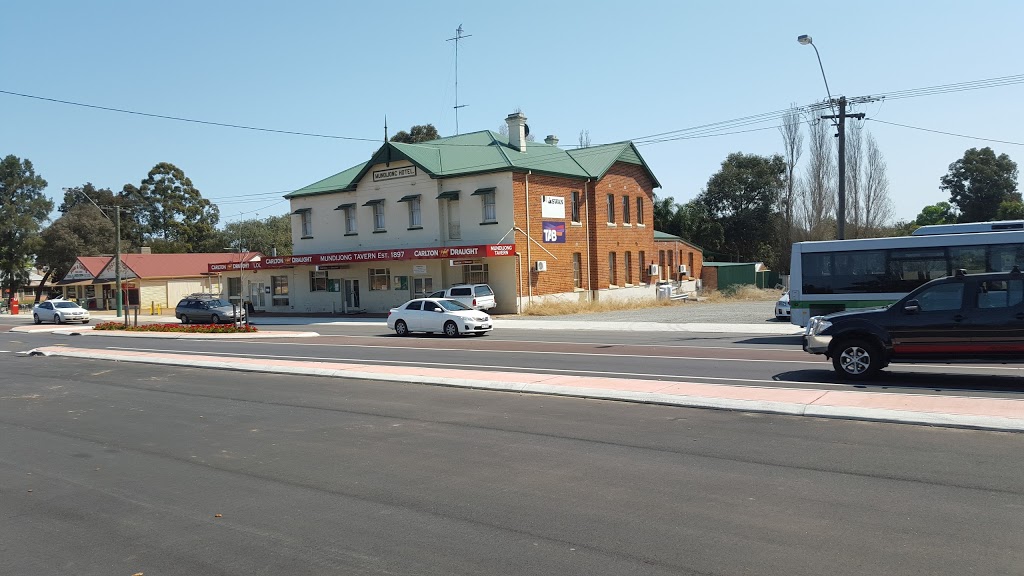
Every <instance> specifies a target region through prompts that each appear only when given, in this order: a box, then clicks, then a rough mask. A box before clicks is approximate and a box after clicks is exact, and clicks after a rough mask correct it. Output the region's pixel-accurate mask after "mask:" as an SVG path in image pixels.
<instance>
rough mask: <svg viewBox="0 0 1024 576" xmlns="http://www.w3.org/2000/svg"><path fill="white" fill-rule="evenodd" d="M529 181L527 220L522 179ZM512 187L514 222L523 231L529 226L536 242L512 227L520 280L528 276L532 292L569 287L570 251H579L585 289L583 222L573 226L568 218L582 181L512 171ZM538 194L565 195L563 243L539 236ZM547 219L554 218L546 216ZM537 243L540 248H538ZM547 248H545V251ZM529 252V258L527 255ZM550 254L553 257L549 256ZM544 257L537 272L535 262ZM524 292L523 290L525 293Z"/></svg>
mask: <svg viewBox="0 0 1024 576" xmlns="http://www.w3.org/2000/svg"><path fill="white" fill-rule="evenodd" d="M527 178H529V181H530V214H529V216H530V217H529V224H527V217H526V180H527ZM512 190H513V194H514V200H513V206H514V207H513V213H514V218H515V224H516V226H518V227H519V228H521V229H522V230H523V231H524V232H525V231H527V229H528V230H529V234H530V237H532V238H533V239H534V240H536V242H529V241H528V240H527V239H526V236H525V234H524V233H523V232H519V231H516V232H515V239H516V251H517V252H519V253H520V254H522V261H523V281H524V287H523V288H524V290H526V286H525V282H526V279H527V278H529V283H530V286H532V288H533V294H534V295H535V296H536V295H543V294H557V293H561V292H572V291H573V267H572V254H573V252H579V253H580V264H581V271H582V273H583V274H584V281H583V289H584V290H586V289H587V283H586V270H587V268H588V266H589V262H590V261H589V258H588V256H587V236H586V227H585V226H573V225H572V224H571V222H570V221H571V219H572V193H573V191H577V192H579V193H580V198H581V203H582V199H583V198H584V197H585V195H584V183H583V181H582V180H572V179H569V178H559V177H554V176H543V175H538V174H530V175H529V176H527V175H526V174H523V173H517V174H513V176H512ZM541 196H561V197H562V198H565V218H564V219H563V220H562V222H564V223H565V243H564V244H563V243H545V242H544V238H543V232H542V230H543V224H542V223H543V222H544V220H545V219H544V218H542V217H541V201H540V198H541ZM585 209H586V208H585V206H581V207H580V214H581V217H582V214H583V213H584V210H585ZM547 220H548V221H549V222H550V221H556V220H554V219H551V218H548V219H547ZM541 246H543V247H544V248H543V249H542V248H541ZM544 249H547V250H548V252H551V254H548V252H545V251H544ZM527 254H529V261H528V259H527ZM552 254H553V255H554V257H552ZM556 258H557V260H556ZM538 260H544V261H546V262H547V263H548V270H547V272H537V271H536V266H535V265H534V263H535V262H537V261H538ZM525 295H526V294H523V296H525Z"/></svg>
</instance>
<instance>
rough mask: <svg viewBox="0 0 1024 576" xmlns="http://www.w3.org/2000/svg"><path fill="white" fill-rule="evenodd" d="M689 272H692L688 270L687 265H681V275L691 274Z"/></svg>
mask: <svg viewBox="0 0 1024 576" xmlns="http://www.w3.org/2000/svg"><path fill="white" fill-rule="evenodd" d="M689 272H690V271H689V270H688V269H687V268H686V264H680V265H679V273H680V274H689Z"/></svg>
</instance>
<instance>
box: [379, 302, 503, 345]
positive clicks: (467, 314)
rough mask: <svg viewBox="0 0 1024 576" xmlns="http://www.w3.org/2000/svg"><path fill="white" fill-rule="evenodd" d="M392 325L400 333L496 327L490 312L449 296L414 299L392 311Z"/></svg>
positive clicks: (475, 330) (452, 333)
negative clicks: (488, 313)
mask: <svg viewBox="0 0 1024 576" xmlns="http://www.w3.org/2000/svg"><path fill="white" fill-rule="evenodd" d="M388 328H390V329H391V330H394V331H395V334H397V335H399V336H408V335H409V334H411V333H413V332H427V333H428V334H432V333H434V332H440V333H443V334H444V335H445V336H449V337H455V336H461V335H462V334H478V335H484V334H486V333H488V332H490V331H491V330H492V329H493V328H494V324H493V322H492V321H491V317H490V316H488V315H487V313H485V312H482V311H480V310H476V309H473V308H471V307H469V306H467V305H465V304H463V303H462V302H459V301H458V300H451V299H449V298H414V299H412V300H409V301H408V302H406V303H405V304H402V305H401V306H399V307H397V308H392V309H391V310H390V311H389V312H388Z"/></svg>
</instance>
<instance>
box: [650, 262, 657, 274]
mask: <svg viewBox="0 0 1024 576" xmlns="http://www.w3.org/2000/svg"><path fill="white" fill-rule="evenodd" d="M657 273H658V265H657V264H651V274H657Z"/></svg>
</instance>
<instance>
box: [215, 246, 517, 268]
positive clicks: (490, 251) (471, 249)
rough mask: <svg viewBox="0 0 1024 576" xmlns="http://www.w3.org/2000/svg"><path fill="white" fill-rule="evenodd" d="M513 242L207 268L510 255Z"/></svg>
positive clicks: (221, 265)
mask: <svg viewBox="0 0 1024 576" xmlns="http://www.w3.org/2000/svg"><path fill="white" fill-rule="evenodd" d="M513 254H515V244H484V245H480V246H442V247H433V248H396V249H392V250H362V251H359V252H331V253H327V254H303V255H297V256H271V257H267V258H264V259H263V260H261V261H256V262H223V263H219V264H210V265H209V266H208V267H207V269H208V270H209V271H210V272H226V271H228V270H235V271H237V270H262V269H267V268H291V267H293V266H319V265H322V264H347V263H354V262H382V261H395V260H445V259H451V258H459V259H464V258H482V257H484V256H488V257H498V256H512V255H513Z"/></svg>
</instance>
